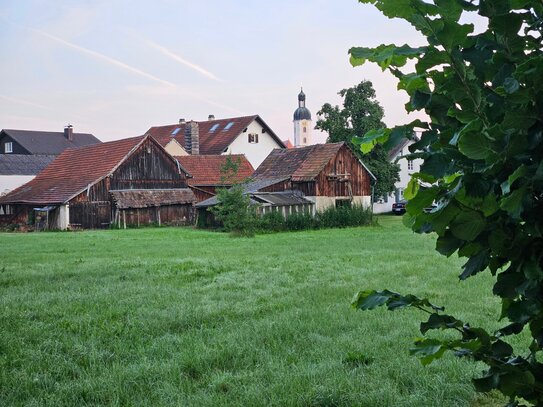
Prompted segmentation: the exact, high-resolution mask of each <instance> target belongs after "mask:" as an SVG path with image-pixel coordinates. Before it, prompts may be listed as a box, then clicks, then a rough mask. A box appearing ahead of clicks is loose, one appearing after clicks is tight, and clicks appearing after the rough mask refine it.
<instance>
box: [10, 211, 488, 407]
mask: <svg viewBox="0 0 543 407" xmlns="http://www.w3.org/2000/svg"><path fill="white" fill-rule="evenodd" d="M434 244H435V238H434V237H432V236H419V235H414V234H412V233H411V232H410V231H409V230H407V229H405V228H403V226H402V225H401V220H400V218H396V217H382V218H381V219H380V226H377V227H367V228H352V229H341V230H337V229H336V230H319V231H308V232H297V233H280V234H272V235H259V236H257V237H256V238H254V239H249V238H237V239H236V238H230V237H229V236H227V235H225V234H220V233H214V232H206V231H198V230H191V229H183V228H159V229H158V228H157V229H140V230H135V229H132V230H111V231H89V232H79V233H29V234H0V250H1V253H2V254H1V258H0V330H1V333H0V405H2V406H12V405H24V406H43V405H50V406H63V405H64V406H81V405H119V406H128V405H134V406H143V405H146V406H163V405H164V406H166V405H180V406H268V405H274V406H357V405H358V406H409V407H412V406H475V405H476V406H487V405H488V406H490V405H498V404H499V403H498V402H497V401H496V400H493V399H491V398H488V397H481V396H475V393H474V390H473V388H472V386H471V384H470V378H471V377H472V376H473V375H475V374H477V373H478V372H480V371H481V370H482V369H483V366H477V365H474V364H472V363H469V362H467V361H462V360H458V359H456V358H454V357H447V358H445V359H444V360H442V361H439V362H437V363H434V364H431V365H430V366H428V367H422V366H421V364H420V362H419V361H418V360H417V359H415V358H413V357H411V356H409V355H408V350H407V349H408V348H409V346H410V345H411V344H412V342H413V339H414V338H415V337H417V336H418V335H420V334H419V332H418V324H419V322H420V321H421V320H422V318H424V316H423V315H422V314H420V313H418V312H416V311H415V310H412V311H410V310H408V311H402V312H394V313H392V312H387V311H385V310H376V311H371V312H361V311H354V310H353V309H352V308H350V301H351V298H352V296H353V294H354V293H355V292H356V291H357V290H359V289H361V288H375V289H382V288H389V289H391V290H396V291H400V292H403V293H408V292H410V293H413V294H417V295H420V296H428V297H430V298H431V299H432V300H433V302H434V303H435V304H439V305H445V306H446V308H447V311H448V312H450V313H452V314H453V315H455V316H458V317H460V318H464V319H466V320H468V321H470V322H471V323H472V324H473V325H482V326H485V327H487V328H494V327H495V326H496V325H495V322H494V321H495V320H496V319H497V313H498V310H499V306H498V305H497V301H496V299H495V298H492V296H491V294H490V287H491V284H492V279H491V277H490V276H489V275H487V274H488V273H483V274H482V275H479V276H476V277H474V278H472V279H469V280H468V281H466V282H463V283H460V282H459V281H458V277H457V276H458V274H459V270H460V265H461V264H462V263H461V262H460V261H459V260H458V259H452V258H451V259H447V258H445V257H442V256H440V255H438V254H437V253H435V252H434V250H433V247H434Z"/></svg>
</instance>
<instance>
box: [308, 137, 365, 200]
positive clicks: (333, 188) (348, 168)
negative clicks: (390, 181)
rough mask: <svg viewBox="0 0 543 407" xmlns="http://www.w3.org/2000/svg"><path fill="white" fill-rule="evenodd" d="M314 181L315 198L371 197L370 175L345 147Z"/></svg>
mask: <svg viewBox="0 0 543 407" xmlns="http://www.w3.org/2000/svg"><path fill="white" fill-rule="evenodd" d="M316 181H317V185H316V187H317V188H316V194H315V195H316V196H330V197H332V196H338V197H341V196H344V197H349V196H351V194H352V196H370V195H371V183H370V181H371V179H370V175H369V174H368V171H366V169H365V168H364V167H363V166H362V164H361V163H360V161H359V160H358V158H357V157H356V156H355V155H354V153H353V152H352V151H351V150H350V149H349V148H348V147H347V146H343V147H341V148H340V150H339V151H338V153H337V154H336V156H335V157H334V158H333V159H332V160H330V162H329V163H328V164H327V165H326V166H325V167H324V169H323V170H322V171H321V172H320V174H319V175H318V176H317V179H316ZM349 188H350V190H349ZM306 195H310V194H306Z"/></svg>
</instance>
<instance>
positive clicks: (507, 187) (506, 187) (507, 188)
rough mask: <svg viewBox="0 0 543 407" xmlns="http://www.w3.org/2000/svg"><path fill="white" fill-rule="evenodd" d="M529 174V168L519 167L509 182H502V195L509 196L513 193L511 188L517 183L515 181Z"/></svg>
mask: <svg viewBox="0 0 543 407" xmlns="http://www.w3.org/2000/svg"><path fill="white" fill-rule="evenodd" d="M527 172H528V168H527V167H526V166H525V165H524V164H522V165H521V166H520V167H518V168H517V169H516V170H515V171H514V172H513V173H512V174H511V175H510V176H509V177H508V178H507V181H504V182H502V185H501V188H502V193H503V194H504V195H507V194H509V192H511V187H512V186H513V184H514V183H515V181H516V180H517V179H519V178H521V177H524V175H526V173H527Z"/></svg>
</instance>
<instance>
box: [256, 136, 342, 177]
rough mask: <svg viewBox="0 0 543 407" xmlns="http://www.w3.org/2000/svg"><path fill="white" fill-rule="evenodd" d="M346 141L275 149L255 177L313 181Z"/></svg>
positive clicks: (257, 170) (258, 169)
mask: <svg viewBox="0 0 543 407" xmlns="http://www.w3.org/2000/svg"><path fill="white" fill-rule="evenodd" d="M344 144H345V143H343V142H342V143H328V144H315V145H312V146H307V147H301V148H293V149H275V150H273V151H272V152H271V153H270V155H268V157H266V159H265V160H264V161H263V162H262V164H260V166H259V167H258V168H257V169H256V171H255V172H254V174H253V178H255V179H265V178H280V177H290V178H291V179H292V181H312V180H314V179H315V178H316V177H317V175H319V173H320V172H321V171H322V170H323V168H324V167H325V166H326V164H328V162H330V160H331V159H332V158H333V157H334V156H335V155H336V154H337V152H338V151H339V149H340V148H341V147H342V146H343V145H344Z"/></svg>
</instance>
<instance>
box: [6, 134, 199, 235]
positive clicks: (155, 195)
mask: <svg viewBox="0 0 543 407" xmlns="http://www.w3.org/2000/svg"><path fill="white" fill-rule="evenodd" d="M189 177H190V174H189V172H188V171H186V170H185V169H184V168H183V167H182V166H181V165H180V164H179V162H178V161H177V160H175V159H174V158H173V157H171V156H170V155H169V154H168V153H167V152H166V151H165V150H164V148H163V147H162V146H161V145H160V144H159V143H158V142H157V141H155V140H154V139H153V138H152V137H150V136H140V137H134V138H128V139H123V140H118V141H111V142H107V143H102V144H95V145H92V146H87V147H81V148H74V149H67V150H65V151H64V152H63V153H62V154H60V155H59V156H58V157H57V158H56V159H55V160H54V161H53V162H52V163H51V164H50V165H49V166H47V167H46V168H45V169H44V170H43V171H42V172H41V173H39V174H38V176H37V177H36V178H34V179H33V180H31V181H30V182H28V183H26V184H25V185H23V186H21V187H19V188H17V189H15V190H13V191H12V192H10V193H9V194H7V195H5V196H2V197H0V223H1V224H4V225H6V224H19V225H35V226H36V227H38V226H40V227H43V228H45V229H78V228H107V227H110V226H112V225H116V226H118V227H127V226H129V225H134V226H138V225H145V224H152V223H156V224H188V223H191V222H192V220H193V204H194V202H195V197H194V194H193V192H192V191H191V190H190V189H189V188H188V186H187V178H189Z"/></svg>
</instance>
